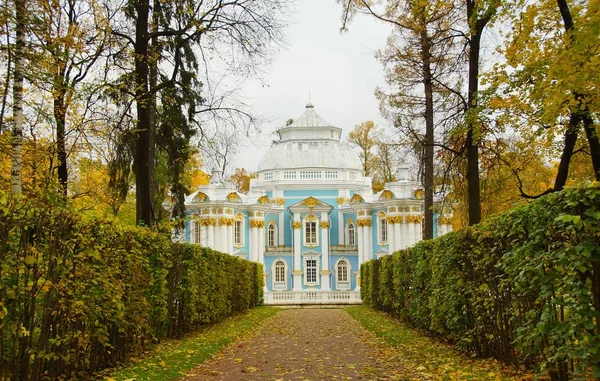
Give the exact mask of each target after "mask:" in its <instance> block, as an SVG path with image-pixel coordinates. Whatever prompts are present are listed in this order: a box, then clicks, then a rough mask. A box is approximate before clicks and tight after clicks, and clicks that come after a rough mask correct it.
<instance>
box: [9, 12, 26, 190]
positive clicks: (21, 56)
mask: <svg viewBox="0 0 600 381" xmlns="http://www.w3.org/2000/svg"><path fill="white" fill-rule="evenodd" d="M14 4H15V30H16V35H17V36H16V44H15V51H14V59H15V67H14V71H13V129H12V134H13V140H12V146H13V152H12V168H11V171H10V173H11V191H12V194H14V195H17V196H18V195H20V194H21V192H22V183H23V180H22V176H21V167H22V165H21V160H22V154H21V146H22V142H23V72H24V69H25V28H26V22H27V8H26V5H25V1H24V0H15V2H14Z"/></svg>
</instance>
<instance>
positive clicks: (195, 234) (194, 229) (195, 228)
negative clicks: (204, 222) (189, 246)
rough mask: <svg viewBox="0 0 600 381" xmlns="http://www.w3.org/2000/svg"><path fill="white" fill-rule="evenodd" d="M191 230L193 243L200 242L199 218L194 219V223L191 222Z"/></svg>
mask: <svg viewBox="0 0 600 381" xmlns="http://www.w3.org/2000/svg"><path fill="white" fill-rule="evenodd" d="M191 225H192V226H191V229H190V230H191V231H190V242H191V243H196V244H198V245H199V244H200V242H201V241H200V237H201V236H200V232H201V230H200V226H201V225H200V221H198V220H192V224H191Z"/></svg>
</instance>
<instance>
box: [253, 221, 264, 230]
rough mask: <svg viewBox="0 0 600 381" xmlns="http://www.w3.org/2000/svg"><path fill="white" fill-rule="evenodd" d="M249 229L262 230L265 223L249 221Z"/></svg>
mask: <svg viewBox="0 0 600 381" xmlns="http://www.w3.org/2000/svg"><path fill="white" fill-rule="evenodd" d="M250 227H251V228H264V227H265V221H264V220H250Z"/></svg>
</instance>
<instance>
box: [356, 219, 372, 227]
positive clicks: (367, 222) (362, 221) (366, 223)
mask: <svg viewBox="0 0 600 381" xmlns="http://www.w3.org/2000/svg"><path fill="white" fill-rule="evenodd" d="M356 225H358V226H371V225H372V222H371V220H370V219H360V220H356Z"/></svg>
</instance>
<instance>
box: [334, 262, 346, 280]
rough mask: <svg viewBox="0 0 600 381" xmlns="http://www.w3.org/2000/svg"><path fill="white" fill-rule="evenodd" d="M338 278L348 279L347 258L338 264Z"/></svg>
mask: <svg viewBox="0 0 600 381" xmlns="http://www.w3.org/2000/svg"><path fill="white" fill-rule="evenodd" d="M337 280H338V282H347V281H348V262H346V260H345V259H342V260H341V261H339V262H338V264H337Z"/></svg>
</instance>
